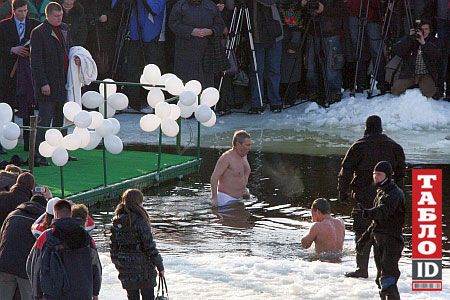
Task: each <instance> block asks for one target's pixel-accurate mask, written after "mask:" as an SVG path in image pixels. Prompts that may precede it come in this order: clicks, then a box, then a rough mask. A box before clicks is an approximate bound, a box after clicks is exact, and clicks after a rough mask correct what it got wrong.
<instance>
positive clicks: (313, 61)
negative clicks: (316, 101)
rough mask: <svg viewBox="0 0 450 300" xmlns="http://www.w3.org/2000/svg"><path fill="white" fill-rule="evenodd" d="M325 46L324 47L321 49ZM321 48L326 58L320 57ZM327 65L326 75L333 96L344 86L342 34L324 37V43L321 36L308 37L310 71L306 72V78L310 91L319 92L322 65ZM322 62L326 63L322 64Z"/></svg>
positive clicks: (329, 93) (330, 93)
mask: <svg viewBox="0 0 450 300" xmlns="http://www.w3.org/2000/svg"><path fill="white" fill-rule="evenodd" d="M322 46H323V48H324V49H321V47H322ZM321 50H323V53H324V57H323V58H324V59H323V60H322V57H321V58H318V57H319V55H316V53H317V54H320V52H321ZM318 59H320V60H321V61H320V62H321V63H320V65H325V74H326V75H325V76H326V82H327V86H328V95H327V96H331V95H334V94H338V93H340V92H341V88H342V68H343V67H344V55H343V52H342V44H341V39H340V36H338V35H336V36H331V37H326V38H322V43H321V41H320V39H319V38H313V37H312V36H309V37H308V54H307V61H308V71H307V73H306V80H307V83H308V89H309V92H310V93H319V91H320V90H321V88H320V84H319V83H320V81H321V77H322V72H320V70H321V66H320V65H319V66H318V65H317V64H318ZM322 62H323V63H324V64H322Z"/></svg>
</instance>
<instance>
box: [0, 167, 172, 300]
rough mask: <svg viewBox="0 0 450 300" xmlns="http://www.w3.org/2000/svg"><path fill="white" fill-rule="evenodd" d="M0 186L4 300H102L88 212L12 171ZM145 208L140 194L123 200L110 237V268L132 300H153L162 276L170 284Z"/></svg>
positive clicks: (1, 175)
mask: <svg viewBox="0 0 450 300" xmlns="http://www.w3.org/2000/svg"><path fill="white" fill-rule="evenodd" d="M6 175H8V176H6ZM0 184H1V187H2V191H1V192H0V228H1V230H0V299H2V300H10V299H22V300H24V299H26V300H31V299H36V300H39V299H77V300H81V299H84V300H91V299H93V300H96V299H98V295H99V292H100V288H101V281H102V266H101V263H100V260H99V256H98V252H97V248H96V245H95V241H94V240H93V238H92V237H91V236H90V233H91V232H92V230H93V229H94V227H95V223H94V221H93V219H92V217H91V216H90V215H89V210H88V208H87V207H86V206H85V205H84V204H74V203H72V202H69V201H67V200H65V199H60V198H58V197H53V196H52V194H51V192H50V190H49V189H48V187H46V186H38V185H37V184H36V182H35V178H34V176H33V175H32V174H31V173H29V172H27V171H26V170H21V169H20V168H19V167H17V166H14V165H7V166H6V168H5V170H4V171H1V172H0ZM143 201H144V196H143V194H142V192H141V191H139V190H136V189H129V190H126V191H125V192H124V193H123V195H122V198H121V201H120V204H119V205H118V206H117V208H116V210H115V215H114V218H113V219H112V225H113V226H112V229H111V237H110V240H111V243H110V252H111V260H112V262H113V264H114V265H115V266H116V268H117V270H118V272H119V280H120V281H121V283H122V286H123V288H124V289H125V290H126V291H127V295H128V299H133V300H134V299H137V300H138V299H140V295H142V299H153V297H154V287H155V286H156V278H157V275H159V276H160V277H164V265H163V260H162V258H161V255H160V254H159V251H158V249H157V248H156V243H155V242H154V240H153V235H152V231H151V227H150V219H149V216H148V214H147V212H146V211H145V209H144V207H143ZM19 237H20V238H19Z"/></svg>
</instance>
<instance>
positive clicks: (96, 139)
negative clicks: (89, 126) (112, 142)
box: [83, 131, 102, 150]
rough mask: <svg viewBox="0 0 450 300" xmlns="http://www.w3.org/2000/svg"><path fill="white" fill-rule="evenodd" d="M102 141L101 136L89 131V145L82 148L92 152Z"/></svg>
mask: <svg viewBox="0 0 450 300" xmlns="http://www.w3.org/2000/svg"><path fill="white" fill-rule="evenodd" d="M101 140H102V137H101V135H99V134H98V133H97V132H96V131H89V144H87V146H85V147H83V149H84V150H92V149H95V148H96V147H97V146H98V144H100V141H101Z"/></svg>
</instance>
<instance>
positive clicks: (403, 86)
mask: <svg viewBox="0 0 450 300" xmlns="http://www.w3.org/2000/svg"><path fill="white" fill-rule="evenodd" d="M430 33H431V25H430V22H427V21H424V20H422V23H421V24H420V27H419V28H418V29H417V30H416V29H411V31H410V34H409V35H407V36H405V37H403V39H401V40H400V41H399V42H398V43H396V44H395V45H394V47H393V53H394V54H395V55H398V56H400V57H401V58H402V66H401V69H400V75H399V78H398V79H397V80H395V81H394V84H393V85H392V88H391V93H392V94H393V95H396V96H399V95H400V94H402V93H403V92H404V91H406V90H407V89H408V88H410V87H412V86H414V85H416V84H417V85H419V88H420V91H421V92H422V94H423V95H424V96H425V97H433V96H436V97H438V98H439V95H438V94H439V93H438V92H440V91H438V89H437V85H438V79H439V72H440V63H441V60H440V53H441V50H440V49H439V43H438V40H437V39H436V38H435V37H434V36H433V35H431V34H430Z"/></svg>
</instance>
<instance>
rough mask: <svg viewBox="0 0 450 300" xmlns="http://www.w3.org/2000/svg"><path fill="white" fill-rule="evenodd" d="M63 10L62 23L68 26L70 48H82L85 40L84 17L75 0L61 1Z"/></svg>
mask: <svg viewBox="0 0 450 300" xmlns="http://www.w3.org/2000/svg"><path fill="white" fill-rule="evenodd" d="M61 6H62V7H63V9H64V14H63V22H64V23H66V24H67V25H68V26H69V30H70V35H71V37H72V43H73V44H72V46H84V45H85V43H86V38H87V33H88V30H87V23H86V15H85V13H84V8H83V6H82V5H81V4H80V3H78V1H77V0H61Z"/></svg>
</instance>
